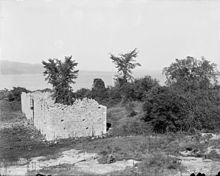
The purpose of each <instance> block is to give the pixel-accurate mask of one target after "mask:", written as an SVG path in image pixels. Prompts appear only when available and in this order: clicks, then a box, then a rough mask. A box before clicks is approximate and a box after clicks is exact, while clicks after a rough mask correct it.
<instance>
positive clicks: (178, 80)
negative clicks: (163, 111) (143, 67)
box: [163, 56, 219, 91]
mask: <svg viewBox="0 0 220 176" xmlns="http://www.w3.org/2000/svg"><path fill="white" fill-rule="evenodd" d="M163 72H164V73H165V75H166V78H167V80H166V84H167V85H168V86H175V87H177V88H179V89H183V90H184V91H192V90H198V89H208V88H211V87H214V86H215V85H216V84H217V77H218V76H219V71H218V70H217V65H216V64H214V63H211V62H210V61H208V60H206V59H205V58H203V57H202V59H200V60H199V59H196V58H194V57H190V56H188V57H187V58H186V59H181V60H179V59H176V62H174V63H172V64H171V65H170V66H169V67H165V68H164V70H163Z"/></svg>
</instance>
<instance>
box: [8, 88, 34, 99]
mask: <svg viewBox="0 0 220 176" xmlns="http://www.w3.org/2000/svg"><path fill="white" fill-rule="evenodd" d="M22 92H26V93H27V92H30V91H29V90H27V89H25V88H23V87H13V89H12V90H10V93H9V94H8V100H9V101H21V93H22Z"/></svg>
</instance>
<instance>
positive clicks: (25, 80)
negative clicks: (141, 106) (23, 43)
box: [0, 71, 164, 90]
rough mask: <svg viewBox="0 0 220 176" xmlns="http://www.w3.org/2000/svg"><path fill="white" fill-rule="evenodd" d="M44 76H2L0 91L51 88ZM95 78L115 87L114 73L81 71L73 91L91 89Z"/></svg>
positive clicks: (140, 74) (154, 76)
mask: <svg viewBox="0 0 220 176" xmlns="http://www.w3.org/2000/svg"><path fill="white" fill-rule="evenodd" d="M144 75H147V74H144V73H135V74H134V76H135V77H136V78H138V77H143V76H144ZM151 75H152V77H153V78H156V79H158V80H160V81H161V82H163V81H164V78H163V77H161V74H151ZM44 78H45V77H44V76H43V74H18V75H0V90H2V89H4V88H7V89H11V88H12V87H16V86H20V87H25V88H26V89H29V90H38V89H44V88H51V85H50V84H48V83H47V81H45V80H44ZM95 78H101V79H102V80H103V81H104V82H105V85H106V86H108V85H109V86H111V85H114V73H111V72H95V71H94V72H93V71H81V72H79V76H78V78H77V79H76V84H74V85H73V89H74V90H77V89H80V88H91V87H92V84H93V80H94V79H95Z"/></svg>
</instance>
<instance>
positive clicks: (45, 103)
mask: <svg viewBox="0 0 220 176" xmlns="http://www.w3.org/2000/svg"><path fill="white" fill-rule="evenodd" d="M21 107H22V112H23V113H24V114H25V116H26V118H27V119H29V120H30V121H31V122H32V123H33V124H34V126H35V127H36V128H37V129H38V130H39V131H40V132H41V134H43V135H44V136H45V138H46V140H55V139H61V138H69V137H86V136H101V135H103V134H106V111H107V108H106V107H105V106H102V105H99V104H98V103H97V102H96V101H95V100H93V99H86V98H85V99H82V100H79V99H77V100H76V101H75V102H74V103H73V105H70V106H68V105H63V104H58V103H54V100H53V99H52V98H51V93H49V92H40V91H37V92H33V93H24V92H23V93H22V94H21Z"/></svg>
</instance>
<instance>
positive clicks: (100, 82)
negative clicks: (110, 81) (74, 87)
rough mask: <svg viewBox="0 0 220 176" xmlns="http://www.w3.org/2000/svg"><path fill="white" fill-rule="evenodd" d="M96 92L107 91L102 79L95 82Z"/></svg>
mask: <svg viewBox="0 0 220 176" xmlns="http://www.w3.org/2000/svg"><path fill="white" fill-rule="evenodd" d="M92 89H94V90H104V89H105V83H104V81H103V80H102V79H100V78H96V79H94V80H93V88H92Z"/></svg>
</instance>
